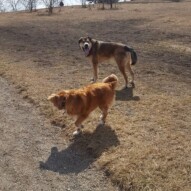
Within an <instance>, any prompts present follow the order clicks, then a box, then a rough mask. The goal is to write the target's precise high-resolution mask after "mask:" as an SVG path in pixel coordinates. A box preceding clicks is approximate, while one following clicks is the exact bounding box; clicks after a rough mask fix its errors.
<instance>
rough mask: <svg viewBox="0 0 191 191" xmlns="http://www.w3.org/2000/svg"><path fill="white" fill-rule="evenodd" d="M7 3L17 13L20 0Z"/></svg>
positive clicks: (10, 0)
mask: <svg viewBox="0 0 191 191" xmlns="http://www.w3.org/2000/svg"><path fill="white" fill-rule="evenodd" d="M7 3H8V4H9V5H10V7H11V8H12V10H13V11H16V10H17V6H18V4H19V3H20V0H7Z"/></svg>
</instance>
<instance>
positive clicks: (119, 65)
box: [118, 62, 128, 87]
mask: <svg viewBox="0 0 191 191" xmlns="http://www.w3.org/2000/svg"><path fill="white" fill-rule="evenodd" d="M118 67H119V70H120V72H121V73H122V74H123V77H124V79H125V87H127V84H128V78H127V74H126V72H125V64H124V62H120V63H118Z"/></svg>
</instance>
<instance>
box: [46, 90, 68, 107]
mask: <svg viewBox="0 0 191 191" xmlns="http://www.w3.org/2000/svg"><path fill="white" fill-rule="evenodd" d="M48 100H49V101H51V102H52V103H53V104H54V106H55V107H57V108H58V109H59V110H61V109H65V106H66V95H65V94H64V93H62V94H52V95H50V96H49V97H48Z"/></svg>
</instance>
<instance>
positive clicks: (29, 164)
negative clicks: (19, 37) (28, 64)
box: [0, 78, 117, 191]
mask: <svg viewBox="0 0 191 191" xmlns="http://www.w3.org/2000/svg"><path fill="white" fill-rule="evenodd" d="M0 87H1V88H0V95H1V97H0V122H1V123H0V144H1V149H0V174H1V178H0V179H1V182H0V190H4V191H5V190H15V191H16V190H19V191H21V190H76V191H80V190H83V191H86V190H89V191H90V190H102V191H104V190H111V191H112V190H117V189H116V188H113V187H112V185H111V184H110V183H108V181H107V179H106V178H105V176H104V175H103V174H102V173H101V172H98V171H96V170H95V168H94V167H93V165H92V162H93V159H92V158H91V157H88V156H87V155H84V154H83V153H78V152H77V151H76V150H73V149H72V147H71V145H69V146H68V145H67V143H66V141H64V140H63V139H61V137H59V134H60V129H59V128H57V127H55V126H51V125H50V124H49V122H47V121H46V120H45V119H44V117H43V116H40V114H39V111H38V110H37V109H36V108H35V107H34V106H32V105H31V104H29V103H27V102H26V101H25V100H23V99H22V98H21V97H20V96H19V95H18V94H17V93H16V91H15V89H14V88H13V87H12V86H11V85H9V84H8V83H7V82H6V81H5V80H4V79H3V78H0Z"/></svg>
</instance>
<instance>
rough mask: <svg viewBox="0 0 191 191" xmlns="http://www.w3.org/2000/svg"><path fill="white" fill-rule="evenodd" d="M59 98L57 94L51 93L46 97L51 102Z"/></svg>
mask: <svg viewBox="0 0 191 191" xmlns="http://www.w3.org/2000/svg"><path fill="white" fill-rule="evenodd" d="M58 98H59V95H57V94H52V95H50V96H49V97H48V100H49V101H51V102H55V100H56V99H58Z"/></svg>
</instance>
